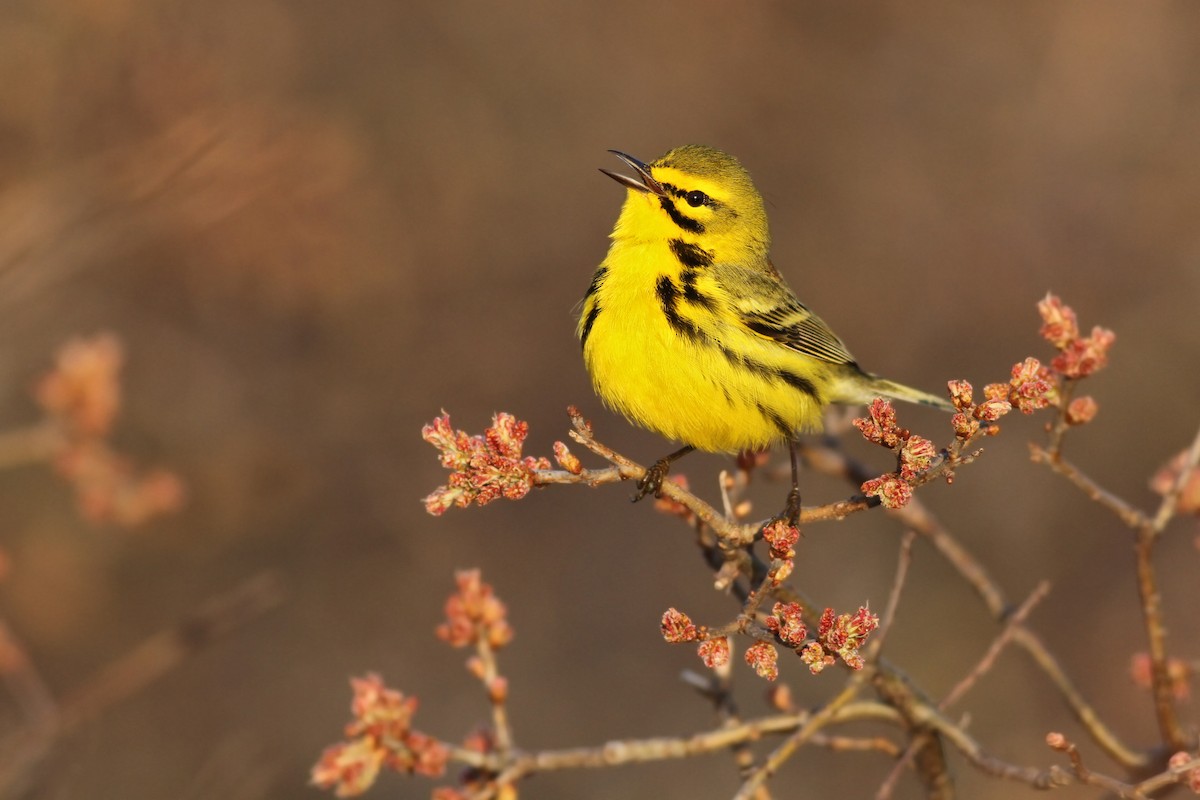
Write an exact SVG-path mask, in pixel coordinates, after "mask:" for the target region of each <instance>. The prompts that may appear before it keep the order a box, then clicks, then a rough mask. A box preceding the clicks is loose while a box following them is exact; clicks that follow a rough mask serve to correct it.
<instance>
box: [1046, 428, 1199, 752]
mask: <svg viewBox="0 0 1200 800" xmlns="http://www.w3.org/2000/svg"><path fill="white" fill-rule="evenodd" d="M1060 447H1061V434H1059V437H1058V439H1052V441H1051V449H1043V448H1041V447H1038V446H1037V445H1030V452H1031V453H1032V456H1033V460H1034V461H1035V462H1039V463H1043V464H1046V465H1047V466H1048V467H1050V469H1051V470H1053V471H1054V472H1057V473H1058V474H1060V475H1062V476H1063V477H1065V478H1066V479H1067V480H1068V481H1070V482H1071V483H1072V484H1073V485H1074V486H1076V487H1078V488H1079V489H1080V490H1081V491H1082V492H1084V494H1086V495H1087V496H1088V497H1089V498H1090V499H1092V500H1093V501H1094V502H1096V503H1098V504H1099V505H1101V506H1102V507H1104V508H1107V509H1109V510H1110V511H1112V512H1113V513H1114V514H1116V515H1117V517H1118V518H1120V520H1121V521H1122V522H1124V523H1125V524H1126V525H1127V526H1128V527H1129V528H1130V529H1132V530H1133V531H1134V534H1135V537H1134V553H1135V556H1136V573H1137V587H1138V597H1139V598H1140V600H1141V611H1142V624H1143V627H1144V628H1145V629H1146V640H1147V649H1148V650H1149V653H1150V675H1151V684H1152V694H1153V697H1154V713H1155V718H1156V719H1157V721H1158V728H1159V732H1160V733H1161V734H1162V738H1163V741H1164V742H1165V744H1166V746H1167V748H1168V749H1170V750H1183V749H1187V748H1188V747H1189V746H1190V745H1193V744H1194V743H1195V737H1194V736H1189V735H1188V734H1187V733H1186V732H1185V731H1184V729H1183V726H1182V725H1181V724H1180V721H1179V715H1178V713H1177V711H1176V708H1175V696H1174V682H1173V681H1172V679H1171V676H1170V671H1169V669H1168V666H1167V664H1168V654H1167V626H1166V623H1165V621H1164V619H1163V608H1162V592H1161V591H1160V590H1159V588H1158V575H1157V571H1156V570H1155V568H1154V545H1155V544H1156V542H1157V541H1158V538H1159V536H1160V535H1161V533H1162V531H1163V530H1164V529H1165V528H1166V526H1167V524H1168V523H1169V522H1170V520H1171V518H1172V516H1173V514H1174V509H1175V505H1176V504H1177V503H1178V499H1179V495H1180V494H1181V493H1182V491H1183V487H1184V485H1185V484H1186V482H1187V480H1188V477H1189V474H1190V472H1191V469H1193V468H1195V466H1196V464H1197V463H1200V431H1198V432H1197V434H1196V438H1195V439H1194V440H1193V441H1192V445H1191V448H1190V449H1189V451H1188V455H1187V456H1186V457H1185V459H1184V465H1183V469H1181V470H1180V474H1179V475H1178V476H1177V478H1176V480H1175V482H1174V484H1172V486H1171V488H1170V489H1169V490H1168V491H1167V493H1166V494H1165V495H1164V496H1163V500H1162V503H1161V504H1160V505H1159V507H1158V510H1157V511H1156V512H1155V514H1154V516H1153V517H1150V516H1148V515H1147V514H1145V513H1143V512H1142V511H1140V510H1138V509H1136V508H1134V507H1133V506H1131V505H1130V504H1128V503H1126V502H1125V501H1124V500H1122V499H1121V498H1119V497H1117V496H1116V495H1114V494H1112V493H1111V492H1109V491H1107V490H1105V489H1103V488H1102V487H1101V486H1100V485H1099V484H1098V483H1097V482H1096V481H1095V480H1093V479H1092V478H1091V477H1089V476H1088V475H1087V474H1085V473H1084V472H1083V471H1082V470H1080V469H1079V468H1078V467H1076V466H1074V465H1073V464H1070V463H1069V462H1067V461H1064V460H1063V459H1062V458H1061V457H1060V454H1059V448H1060Z"/></svg>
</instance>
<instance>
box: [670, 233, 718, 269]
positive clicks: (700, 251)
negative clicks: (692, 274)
mask: <svg viewBox="0 0 1200 800" xmlns="http://www.w3.org/2000/svg"><path fill="white" fill-rule="evenodd" d="M670 244H671V252H672V253H674V254H675V257H676V258H678V259H679V263H680V264H683V265H684V266H685V267H692V268H693V269H696V268H699V267H711V266H712V263H713V254H712V253H711V252H710V251H708V250H705V249H704V248H703V247H699V246H698V245H694V244H692V243H691V242H685V241H684V240H683V239H672V240H671V242H670Z"/></svg>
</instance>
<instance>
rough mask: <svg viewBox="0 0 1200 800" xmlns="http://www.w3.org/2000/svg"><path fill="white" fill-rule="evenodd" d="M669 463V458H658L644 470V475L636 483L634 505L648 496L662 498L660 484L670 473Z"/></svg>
mask: <svg viewBox="0 0 1200 800" xmlns="http://www.w3.org/2000/svg"><path fill="white" fill-rule="evenodd" d="M671 461H672V459H671V458H670V457H669V456H668V457H667V458H660V459H659V460H658V461H655V462H654V464H652V465H651V466H650V467H649V468H648V469H647V470H646V474H645V475H643V476H642V479H641V480H640V481H638V482H637V491H636V492H634V493H633V502H634V503H636V502H637V501H638V500H641V499H642V498H643V497H645V496H646V495H648V494H652V495H654V496H655V497H662V484H663V481H665V480H666V479H667V473H668V472H670V471H671Z"/></svg>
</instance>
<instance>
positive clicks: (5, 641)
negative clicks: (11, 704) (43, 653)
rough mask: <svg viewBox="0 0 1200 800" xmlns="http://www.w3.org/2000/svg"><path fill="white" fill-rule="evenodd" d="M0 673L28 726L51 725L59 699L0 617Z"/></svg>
mask: <svg viewBox="0 0 1200 800" xmlns="http://www.w3.org/2000/svg"><path fill="white" fill-rule="evenodd" d="M0 674H2V675H3V678H4V683H5V685H6V686H7V687H8V691H9V694H11V695H12V697H13V700H14V701H15V702H16V704H17V706H18V707H19V708H20V709H21V713H22V714H23V715H24V717H25V724H26V725H27V726H28V727H29V728H30V729H32V730H43V729H46V728H49V727H52V726H53V725H54V721H55V720H56V719H57V718H58V703H56V702H55V700H54V695H53V694H51V692H50V687H49V686H47V685H46V681H45V679H44V678H42V675H41V673H40V672H38V669H37V667H35V666H34V664H33V660H32V659H30V657H29V651H28V650H27V649H26V647H25V645H24V643H22V642H21V641H20V640H19V639H18V638H17V636H16V634H14V633H13V631H12V628H10V627H9V625H8V623H7V622H5V621H4V620H0Z"/></svg>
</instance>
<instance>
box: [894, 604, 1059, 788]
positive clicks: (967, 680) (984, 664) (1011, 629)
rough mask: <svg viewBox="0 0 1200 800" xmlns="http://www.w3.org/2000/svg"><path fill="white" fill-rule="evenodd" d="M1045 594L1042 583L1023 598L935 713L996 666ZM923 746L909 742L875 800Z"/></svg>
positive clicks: (917, 739) (919, 741)
mask: <svg viewBox="0 0 1200 800" xmlns="http://www.w3.org/2000/svg"><path fill="white" fill-rule="evenodd" d="M1049 591H1050V584H1049V582H1047V581H1042V582H1041V583H1039V584H1038V585H1037V588H1035V589H1034V590H1033V592H1032V593H1030V595H1029V597H1027V598H1025V602H1024V603H1022V604H1021V606H1020V608H1018V609H1017V610H1016V611H1015V612H1014V613H1013V614H1012V615H1011V616H1010V617H1009V618H1008V620H1007V622H1006V624H1005V626H1004V629H1003V630H1001V631H1000V633H999V634H997V635H996V638H994V639H993V640H992V643H991V645H989V646H988V649H987V651H986V652H985V653H984V654H983V657H982V658H980V659H979V661H978V662H976V664H975V666H974V667H973V668H972V669H971V671H970V672H968V673H967V674H966V675H965V676H963V678H962V680H960V681H959V682H958V683H957V684H955V685H954V687H953V688H952V689H951V690H950V691H949V692H948V693H947V694H946V696H945V697H943V698H942V699H941V701H939V702H938V704H937V707H938V710H939V711H945V710H947V709H948V708H950V706H952V705H954V704H955V703H957V702H958V701H959V700H960V699H962V696H963V695H965V694H966V693H967V692H968V691H970V689H971V687H972V686H974V685H975V683H976V681H978V680H979V678H980V677H982V676H983V675H984V674H985V673H987V672H988V671H989V670H990V669H991V668H992V666H993V665H994V664H995V663H996V658H997V657H998V656H999V655H1000V651H1002V650H1003V649H1004V646H1005V645H1006V644H1008V643H1009V642H1010V641H1011V640H1012V638H1013V636H1014V635H1015V633H1016V632H1017V630H1018V628H1019V627H1020V626H1021V625H1022V624H1023V623H1024V622H1025V620H1026V619H1027V618H1028V617H1029V614H1030V613H1031V612H1032V611H1033V609H1034V606H1036V605H1037V604H1038V603H1040V602H1041V601H1042V600H1043V599H1045V597H1046V594H1047V593H1049ZM924 744H925V741H924V740H923V737H920V736H918V737H915V738H914V739H913V740H912V741H911V742H910V743H909V745H908V748H907V749H906V750H905V751H904V753H903V755H901V756H900V758H899V759H898V760H897V761H896V764H895V765H894V766H893V767H892V770H891V772H889V773H888V776H887V777H886V778H885V779H884V780H883V783H881V784H880V786H879V789H878V790H877V791H876V793H875V798H876V800H887V798H890V797H891V796H892V793H893V792H894V791H895V789H896V785H897V784H898V783H899V780H900V776H901V775H902V774H903V773H904V770H905V768H906V767H907V766H908V765H909V763H911V761H912V759H913V757H914V756H916V754H917V751H918V750H919V749H920V748H921V747H922V746H923V745H924Z"/></svg>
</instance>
